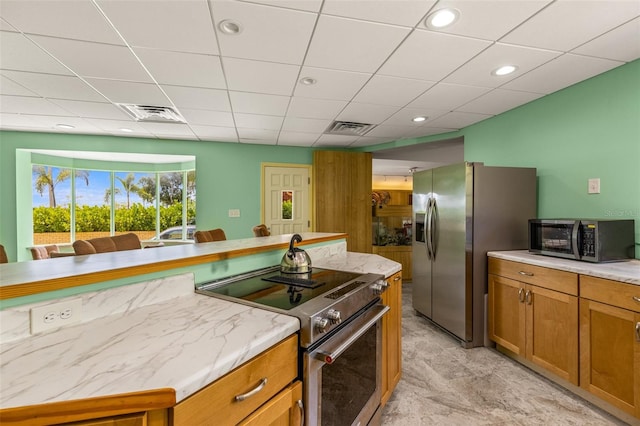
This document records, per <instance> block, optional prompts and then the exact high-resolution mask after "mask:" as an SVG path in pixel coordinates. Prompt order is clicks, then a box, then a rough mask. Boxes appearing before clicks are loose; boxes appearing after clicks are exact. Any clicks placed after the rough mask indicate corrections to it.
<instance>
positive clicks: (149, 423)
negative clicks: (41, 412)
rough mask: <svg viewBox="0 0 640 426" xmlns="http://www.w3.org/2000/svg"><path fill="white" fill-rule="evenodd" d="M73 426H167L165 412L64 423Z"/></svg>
mask: <svg viewBox="0 0 640 426" xmlns="http://www.w3.org/2000/svg"><path fill="white" fill-rule="evenodd" d="M66 424H67V425H73V426H168V425H169V423H168V420H167V414H166V410H161V411H155V412H144V413H135V414H127V415H123V416H116V417H103V418H100V419H95V420H86V421H82V422H75V423H66Z"/></svg>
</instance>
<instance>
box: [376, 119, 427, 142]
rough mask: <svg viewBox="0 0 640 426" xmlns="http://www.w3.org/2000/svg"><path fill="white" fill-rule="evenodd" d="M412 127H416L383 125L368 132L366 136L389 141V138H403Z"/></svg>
mask: <svg viewBox="0 0 640 426" xmlns="http://www.w3.org/2000/svg"><path fill="white" fill-rule="evenodd" d="M414 127H416V126H410V125H404V126H401V125H390V124H386V123H384V124H380V125H378V126H376V127H374V128H373V129H371V130H370V131H368V132H367V136H369V137H374V138H382V139H386V140H389V138H394V137H398V135H400V137H402V136H404V135H405V134H407V133H408V132H409V131H410V130H411V129H413V128H414Z"/></svg>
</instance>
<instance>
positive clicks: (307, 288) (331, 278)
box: [199, 268, 362, 310]
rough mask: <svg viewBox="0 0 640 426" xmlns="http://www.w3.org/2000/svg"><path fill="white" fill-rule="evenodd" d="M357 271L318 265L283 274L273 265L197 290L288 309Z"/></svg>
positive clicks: (352, 277) (338, 284)
mask: <svg viewBox="0 0 640 426" xmlns="http://www.w3.org/2000/svg"><path fill="white" fill-rule="evenodd" d="M361 275H362V274H358V273H353V272H342V271H334V270H330V269H320V268H313V269H312V270H311V273H310V274H285V273H281V272H280V271H279V268H276V269H274V270H272V271H270V272H265V273H263V274H258V275H254V276H249V277H244V278H243V277H239V278H238V280H231V281H228V280H225V283H224V284H221V285H216V284H215V283H213V284H210V285H205V286H203V287H200V288H199V290H201V291H203V290H204V291H205V292H206V293H210V294H219V295H224V296H227V297H232V298H235V299H240V300H245V301H249V302H253V303H257V304H260V305H265V306H270V307H273V308H278V309H282V310H290V309H293V308H295V307H296V306H299V305H301V304H303V303H305V302H306V301H308V300H311V299H313V298H314V297H317V296H321V295H323V294H324V293H327V292H329V291H330V290H332V289H334V288H336V287H338V286H340V285H342V284H344V283H346V282H348V281H351V280H353V279H355V278H357V277H359V276H361ZM280 281H285V282H280Z"/></svg>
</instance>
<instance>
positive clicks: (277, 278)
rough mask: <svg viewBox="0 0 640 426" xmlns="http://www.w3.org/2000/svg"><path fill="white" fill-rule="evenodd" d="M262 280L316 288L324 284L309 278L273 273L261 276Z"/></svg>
mask: <svg viewBox="0 0 640 426" xmlns="http://www.w3.org/2000/svg"><path fill="white" fill-rule="evenodd" d="M262 280H263V281H270V282H274V283H279V284H287V285H293V286H296V287H304V288H318V287H320V286H322V285H324V284H325V283H324V282H322V281H316V280H309V279H306V278H296V277H283V276H281V275H274V276H272V277H266V278H262Z"/></svg>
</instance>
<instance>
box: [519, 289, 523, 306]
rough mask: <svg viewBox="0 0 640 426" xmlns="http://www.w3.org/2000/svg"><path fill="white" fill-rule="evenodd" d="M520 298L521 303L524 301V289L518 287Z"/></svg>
mask: <svg viewBox="0 0 640 426" xmlns="http://www.w3.org/2000/svg"><path fill="white" fill-rule="evenodd" d="M518 300H519V301H520V303H524V289H523V288H521V289H518Z"/></svg>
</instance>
